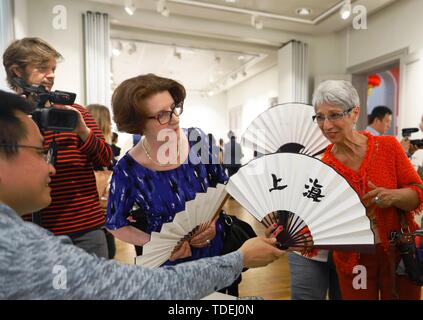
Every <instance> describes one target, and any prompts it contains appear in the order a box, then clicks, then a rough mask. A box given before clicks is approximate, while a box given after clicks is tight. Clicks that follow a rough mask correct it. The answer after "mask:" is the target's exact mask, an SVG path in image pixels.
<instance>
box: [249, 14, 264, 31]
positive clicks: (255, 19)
mask: <svg viewBox="0 0 423 320" xmlns="http://www.w3.org/2000/svg"><path fill="white" fill-rule="evenodd" d="M251 25H252V26H253V27H254V28H256V29H257V30H261V29H263V21H261V20H260V19H259V18H258V17H257V16H251Z"/></svg>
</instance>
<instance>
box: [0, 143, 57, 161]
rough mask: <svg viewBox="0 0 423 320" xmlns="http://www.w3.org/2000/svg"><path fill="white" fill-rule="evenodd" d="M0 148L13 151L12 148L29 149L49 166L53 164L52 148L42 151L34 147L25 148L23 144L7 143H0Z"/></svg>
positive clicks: (42, 149)
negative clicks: (34, 151)
mask: <svg viewBox="0 0 423 320" xmlns="http://www.w3.org/2000/svg"><path fill="white" fill-rule="evenodd" d="M0 147H3V148H10V149H14V148H30V149H35V150H36V151H37V152H38V153H39V154H40V155H41V156H42V157H43V158H44V160H45V161H46V162H47V163H49V164H53V163H52V161H53V154H54V152H53V148H49V149H44V148H41V147H35V146H27V145H23V144H7V143H0Z"/></svg>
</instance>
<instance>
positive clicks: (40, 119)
mask: <svg viewBox="0 0 423 320" xmlns="http://www.w3.org/2000/svg"><path fill="white" fill-rule="evenodd" d="M13 81H14V83H15V85H17V86H18V87H19V88H21V89H22V90H23V94H24V95H25V96H27V97H29V98H30V99H31V101H33V102H34V103H35V104H36V107H35V110H34V112H32V113H31V115H32V119H33V120H34V121H35V123H36V124H37V125H38V127H39V128H40V129H44V130H52V131H59V132H71V131H73V130H74V129H75V128H76V125H77V122H78V114H77V113H76V112H75V111H72V110H63V109H59V108H54V104H61V105H72V104H73V103H74V102H75V98H76V94H75V93H72V92H65V91H58V90H56V91H54V92H49V91H47V90H46V88H45V87H44V86H41V85H40V86H30V85H28V84H27V83H26V82H25V81H24V80H23V79H21V78H17V77H16V78H14V79H13ZM47 101H48V102H50V103H51V104H52V105H53V106H52V107H51V108H46V107H45V104H46V102H47Z"/></svg>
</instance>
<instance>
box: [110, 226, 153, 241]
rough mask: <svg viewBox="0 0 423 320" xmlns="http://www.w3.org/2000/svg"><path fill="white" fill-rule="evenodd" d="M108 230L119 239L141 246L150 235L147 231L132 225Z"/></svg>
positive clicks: (148, 239)
mask: <svg viewBox="0 0 423 320" xmlns="http://www.w3.org/2000/svg"><path fill="white" fill-rule="evenodd" d="M108 230H109V229H108ZM109 232H110V233H111V234H113V236H115V237H116V238H118V239H119V240H122V241H124V242H127V243H130V244H133V245H136V246H143V245H145V244H146V243H147V242H149V241H150V235H149V234H148V233H145V232H143V231H141V230H139V229H137V228H135V227H133V226H124V227H121V228H119V229H116V230H109Z"/></svg>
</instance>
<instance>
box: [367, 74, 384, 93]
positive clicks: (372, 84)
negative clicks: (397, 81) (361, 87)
mask: <svg viewBox="0 0 423 320" xmlns="http://www.w3.org/2000/svg"><path fill="white" fill-rule="evenodd" d="M381 82H382V79H381V78H380V76H379V75H378V74H371V75H370V76H369V77H368V80H367V88H368V94H367V95H368V96H371V95H372V89H373V88H376V87H379V86H380V84H381Z"/></svg>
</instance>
